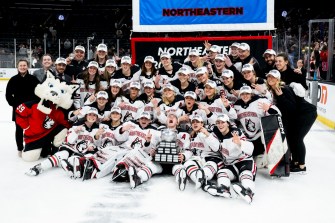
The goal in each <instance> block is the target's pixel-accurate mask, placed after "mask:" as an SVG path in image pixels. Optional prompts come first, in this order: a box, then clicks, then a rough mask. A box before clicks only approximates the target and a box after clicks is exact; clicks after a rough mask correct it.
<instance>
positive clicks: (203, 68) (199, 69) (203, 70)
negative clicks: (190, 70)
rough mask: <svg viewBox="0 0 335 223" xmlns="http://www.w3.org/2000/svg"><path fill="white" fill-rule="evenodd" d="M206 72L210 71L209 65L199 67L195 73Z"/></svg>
mask: <svg viewBox="0 0 335 223" xmlns="http://www.w3.org/2000/svg"><path fill="white" fill-rule="evenodd" d="M204 73H208V70H207V67H199V68H198V69H197V70H196V71H195V75H198V74H204Z"/></svg>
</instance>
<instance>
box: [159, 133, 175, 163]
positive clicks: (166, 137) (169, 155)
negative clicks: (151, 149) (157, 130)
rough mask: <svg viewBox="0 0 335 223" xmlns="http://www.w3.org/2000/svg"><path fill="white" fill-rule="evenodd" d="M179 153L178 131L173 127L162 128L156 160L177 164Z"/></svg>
mask: <svg viewBox="0 0 335 223" xmlns="http://www.w3.org/2000/svg"><path fill="white" fill-rule="evenodd" d="M178 153H179V148H178V145H177V131H176V130H173V129H164V130H162V134H161V142H160V143H159V145H158V147H157V150H156V155H155V161H156V162H158V163H164V164H177V163H178Z"/></svg>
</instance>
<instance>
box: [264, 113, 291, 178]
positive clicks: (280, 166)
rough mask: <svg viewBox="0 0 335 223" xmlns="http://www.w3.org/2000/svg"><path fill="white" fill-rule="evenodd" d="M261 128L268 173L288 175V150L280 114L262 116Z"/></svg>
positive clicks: (279, 175)
mask: <svg viewBox="0 0 335 223" xmlns="http://www.w3.org/2000/svg"><path fill="white" fill-rule="evenodd" d="M261 130H262V141H263V143H264V145H265V154H264V156H265V159H266V160H267V164H268V170H269V174H270V175H271V176H278V177H281V176H289V175H290V167H289V150H288V146H287V140H286V135H285V132H284V126H283V122H282V119H281V116H280V115H269V116H265V117H262V118H261Z"/></svg>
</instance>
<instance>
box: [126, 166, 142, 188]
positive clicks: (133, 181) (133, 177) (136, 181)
mask: <svg viewBox="0 0 335 223" xmlns="http://www.w3.org/2000/svg"><path fill="white" fill-rule="evenodd" d="M128 175H129V181H130V188H131V189H134V188H135V187H137V186H138V185H140V184H141V183H142V182H141V178H140V177H139V176H137V173H136V170H135V168H134V167H133V166H130V167H129V169H128Z"/></svg>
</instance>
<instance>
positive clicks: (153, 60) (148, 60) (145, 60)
mask: <svg viewBox="0 0 335 223" xmlns="http://www.w3.org/2000/svg"><path fill="white" fill-rule="evenodd" d="M145 62H151V63H157V62H156V61H155V58H154V57H153V56H146V57H145V58H144V63H145Z"/></svg>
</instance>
